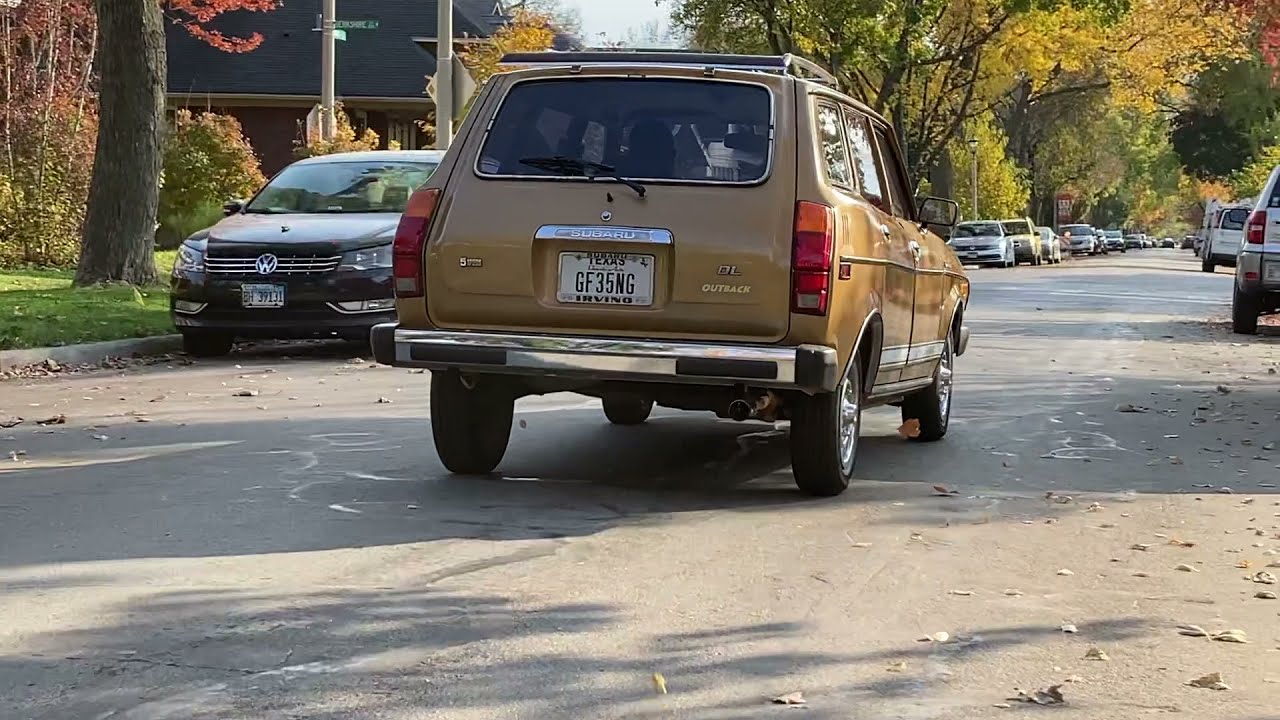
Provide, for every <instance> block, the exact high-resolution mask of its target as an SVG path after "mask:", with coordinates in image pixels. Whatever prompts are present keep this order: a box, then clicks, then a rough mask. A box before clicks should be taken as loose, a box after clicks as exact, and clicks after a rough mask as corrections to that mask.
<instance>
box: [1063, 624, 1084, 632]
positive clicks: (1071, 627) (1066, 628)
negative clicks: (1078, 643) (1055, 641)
mask: <svg viewBox="0 0 1280 720" xmlns="http://www.w3.org/2000/svg"><path fill="white" fill-rule="evenodd" d="M1062 632H1064V633H1067V634H1068V635H1074V634H1076V633H1078V632H1080V629H1079V628H1077V627H1076V626H1075V625H1072V624H1071V623H1063V624H1062Z"/></svg>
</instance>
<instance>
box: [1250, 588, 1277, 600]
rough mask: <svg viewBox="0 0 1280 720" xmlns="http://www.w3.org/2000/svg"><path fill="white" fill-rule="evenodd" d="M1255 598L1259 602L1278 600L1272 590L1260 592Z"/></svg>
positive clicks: (1255, 594)
mask: <svg viewBox="0 0 1280 720" xmlns="http://www.w3.org/2000/svg"><path fill="white" fill-rule="evenodd" d="M1253 596H1254V597H1256V598H1258V599H1259V600H1275V599H1276V594H1275V593H1274V592H1272V591H1270V590H1259V591H1258V592H1256V593H1254V594H1253Z"/></svg>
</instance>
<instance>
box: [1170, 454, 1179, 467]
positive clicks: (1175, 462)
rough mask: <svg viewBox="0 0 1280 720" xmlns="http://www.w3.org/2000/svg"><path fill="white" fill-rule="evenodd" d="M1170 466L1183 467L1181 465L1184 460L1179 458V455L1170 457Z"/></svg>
mask: <svg viewBox="0 0 1280 720" xmlns="http://www.w3.org/2000/svg"><path fill="white" fill-rule="evenodd" d="M1169 464H1170V465H1181V464H1182V458H1180V457H1178V456H1177V455H1170V456H1169Z"/></svg>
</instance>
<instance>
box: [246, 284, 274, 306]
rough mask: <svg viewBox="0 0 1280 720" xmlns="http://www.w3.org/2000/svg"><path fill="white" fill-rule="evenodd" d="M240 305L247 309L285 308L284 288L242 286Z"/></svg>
mask: <svg viewBox="0 0 1280 720" xmlns="http://www.w3.org/2000/svg"><path fill="white" fill-rule="evenodd" d="M240 304H241V305H242V306H243V307H247V308H280V307H284V286H283V285H241V286H240Z"/></svg>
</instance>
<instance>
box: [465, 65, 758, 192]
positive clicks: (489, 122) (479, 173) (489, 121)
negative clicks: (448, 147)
mask: <svg viewBox="0 0 1280 720" xmlns="http://www.w3.org/2000/svg"><path fill="white" fill-rule="evenodd" d="M628 67H629V68H635V67H638V66H635V65H630V66H628ZM654 67H655V69H656V68H662V69H666V68H669V67H671V66H670V65H655V66H654ZM565 69H568V67H567V66H566V67H565ZM698 69H701V68H698ZM567 77H574V75H539V76H537V77H531V78H520V79H518V80H515V81H513V82H512V83H511V86H510V87H508V88H507V91H506V93H505V94H503V96H502V97H501V98H499V99H498V104H497V107H495V108H494V109H493V114H492V115H490V116H489V117H488V118H486V119H485V120H484V122H485V129H484V134H483V135H482V136H481V138H480V149H479V151H478V152H476V156H475V160H474V161H472V163H471V172H472V173H474V174H475V176H476V177H478V178H481V179H483V180H523V181H531V180H551V181H559V182H584V183H589V182H608V178H601V179H600V180H598V181H593V180H591V179H590V178H586V177H583V176H582V175H497V174H490V173H486V172H484V171H483V170H481V169H480V161H481V160H482V159H483V158H484V149H485V146H486V145H487V144H488V143H489V135H490V134H491V133H492V132H493V126H494V123H495V122H496V121H497V119H498V115H499V114H500V113H501V112H502V107H503V105H505V104H506V103H507V98H508V97H510V96H511V91H512V90H515V89H516V88H517V87H519V86H520V85H522V84H524V83H533V82H539V81H542V82H546V81H555V80H564V79H565V78H567ZM579 77H591V78H614V79H624V80H628V79H630V80H634V79H635V77H636V76H635V73H633V72H626V71H621V72H614V73H591V74H590V75H589V76H579ZM656 77H657V78H658V79H660V80H678V81H681V82H714V83H734V84H737V85H750V86H752V87H757V88H760V89H761V90H763V91H764V92H765V93H767V94H768V96H769V128H770V130H769V158H768V162H766V163H765V166H764V171H763V172H761V174H760V177H758V178H756V179H754V180H734V181H729V180H714V179H707V180H685V179H677V178H643V177H631V178H628V180H634V181H636V182H639V183H642V184H645V185H674V186H680V185H712V186H729V187H731V186H740V187H752V186H755V185H763V184H765V183H766V182H768V181H769V179H770V178H771V177H773V166H774V163H775V162H776V160H777V156H778V152H777V147H776V146H777V137H776V134H777V128H778V103H777V98H776V97H774V88H773V86H772V85H769V84H768V83H762V82H755V81H752V80H747V79H745V78H743V79H738V78H716V77H681V76H679V75H659V76H656Z"/></svg>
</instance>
